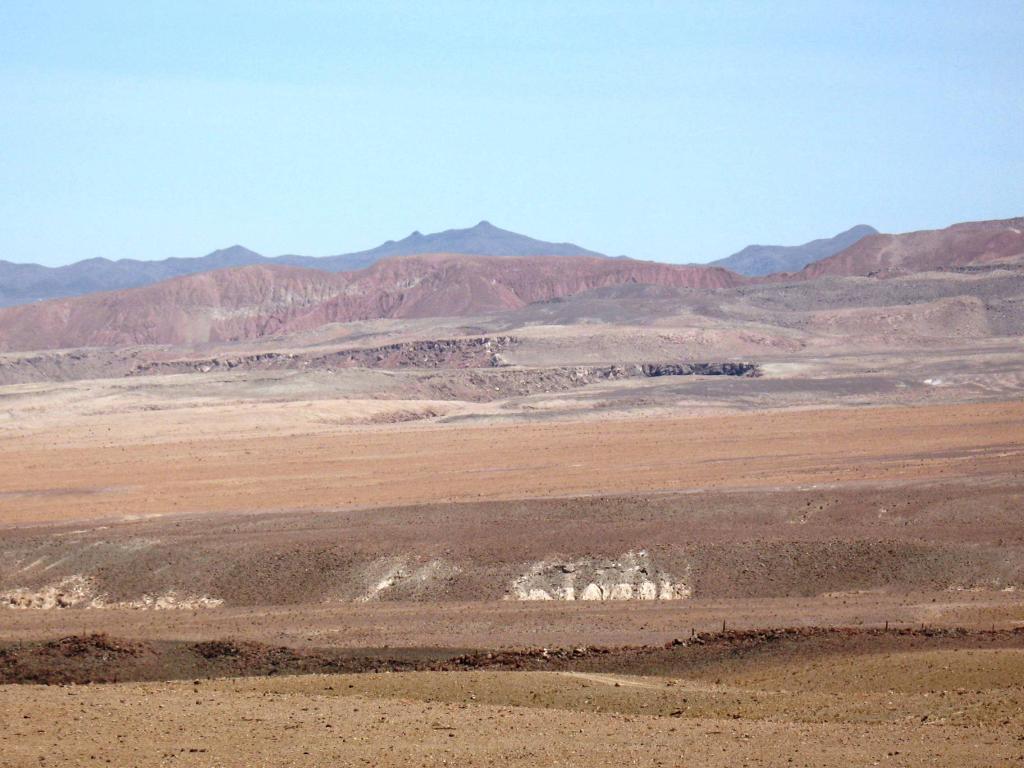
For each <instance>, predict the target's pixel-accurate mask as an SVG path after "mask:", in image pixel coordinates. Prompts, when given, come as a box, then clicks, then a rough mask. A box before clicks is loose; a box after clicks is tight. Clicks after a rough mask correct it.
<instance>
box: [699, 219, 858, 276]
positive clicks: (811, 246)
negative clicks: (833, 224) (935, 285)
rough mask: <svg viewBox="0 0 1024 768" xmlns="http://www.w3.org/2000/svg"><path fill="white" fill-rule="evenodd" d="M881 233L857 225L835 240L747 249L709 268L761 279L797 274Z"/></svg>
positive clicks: (750, 247) (711, 264) (826, 239)
mask: <svg viewBox="0 0 1024 768" xmlns="http://www.w3.org/2000/svg"><path fill="white" fill-rule="evenodd" d="M877 234H878V230H877V229H875V228H874V227H870V226H868V225H867V224H858V225H857V226H855V227H851V228H850V229H848V230H846V231H845V232H840V233H839V234H838V235H836V236H835V237H827V238H822V239H820V240H811V241H810V242H809V243H804V244H803V245H748V246H747V247H746V248H744V249H743V250H742V251H739V252H737V253H734V254H733V255H732V256H727V257H726V258H724V259H718V260H717V261H712V262H711V263H710V266H716V267H723V268H725V269H731V270H732V271H733V272H739V273H740V274H741V275H747V276H749V277H760V276H763V275H770V274H772V273H774V272H796V271H798V270H801V269H803V268H804V267H806V266H807V265H808V264H811V263H813V262H815V261H820V260H821V259H827V258H828V257H829V256H834V255H835V254H837V253H840V252H841V251H844V250H846V249H847V248H849V247H850V246H851V245H853V244H854V243H856V242H857V241H859V240H862V239H863V238H865V237H867V236H868V235H877Z"/></svg>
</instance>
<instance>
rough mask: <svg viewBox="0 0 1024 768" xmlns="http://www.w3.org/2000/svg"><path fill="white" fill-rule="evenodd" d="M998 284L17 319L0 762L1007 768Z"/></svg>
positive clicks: (1008, 299) (1020, 683)
mask: <svg viewBox="0 0 1024 768" xmlns="http://www.w3.org/2000/svg"><path fill="white" fill-rule="evenodd" d="M823 295H824V296H826V299H823V298H822V296H823ZM1022 295H1024V279H1022V276H1021V272H1020V270H1019V267H1014V266H1006V265H995V266H992V267H986V268H985V269H980V268H979V269H978V270H973V271H972V270H965V271H952V272H943V271H938V272H923V273H915V274H913V275H909V276H903V277H893V278H890V279H886V280H876V279H874V278H868V277H840V278H829V277H826V278H823V279H822V281H818V282H815V283H808V282H801V283H785V282H779V283H767V284H762V285H756V286H742V287H739V288H729V287H726V288H717V289H715V290H699V291H698V290H688V289H687V290H683V289H676V288H665V287H663V286H662V287H659V286H645V285H636V284H629V285H623V286H614V287H603V288H600V289H596V290H593V291H584V292H582V293H579V294H576V295H572V296H568V297H560V298H559V299H557V300H551V301H538V302H534V303H530V304H527V305H525V306H523V307H519V308H512V309H502V310H500V311H495V312H489V313H487V312H477V313H476V314H472V315H466V314H460V315H458V316H455V317H429V318H415V317H413V318H377V319H367V320H357V321H346V322H338V323H330V324H326V325H322V326H317V327H316V328H312V329H298V330H294V331H289V332H287V333H281V334H276V335H275V334H267V335H257V336H255V337H253V338H244V339H238V340H235V341H223V340H217V341H206V342H203V343H199V344H189V345H175V344H138V345H125V344H119V345H117V346H102V345H99V346H93V347H83V348H76V349H44V350H35V351H32V350H12V351H9V352H6V353H4V354H2V355H0V601H2V603H3V605H2V606H0V683H2V685H0V702H2V704H0V766H28V765H33V766H37V765H93V764H96V765H101V764H112V765H147V766H148V765H189V766H227V765H231V766H235V765H238V766H242V765H275V766H276V765H289V766H314V765H379V766H387V765H396V766H397V765H446V764H447V765H522V766H549V765H550V766H553V765H593V766H623V765H666V766H670V765H709V766H713V765H721V766H734V765H850V766H859V765H864V766H868V765H891V766H924V765H949V766H964V765H971V766H981V765H993V766H995V765H1012V764H1019V763H1020V762H1022V761H1024V715H1022V712H1024V599H1022V596H1024V591H1022V590H1024V526H1022V525H1021V509H1022V501H1024V472H1022V470H1024V402H1022V400H1021V393H1022V388H1024V365H1022V361H1024V346H1022V342H1021V336H1020V333H1021V331H1022V330H1024V320H1022V319H1021V318H1022V314H1021V311H1020V307H1021V303H1020V302H1021V298H1020V297H1021V296H1022Z"/></svg>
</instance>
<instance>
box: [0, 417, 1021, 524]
mask: <svg viewBox="0 0 1024 768" xmlns="http://www.w3.org/2000/svg"><path fill="white" fill-rule="evenodd" d="M105 424H106V430H107V432H106V435H108V437H107V438H106V439H105V440H103V441H94V440H92V439H90V440H88V441H86V442H87V444H86V445H78V444H76V440H77V439H78V438H76V436H75V434H74V433H71V434H70V435H66V434H64V433H62V432H61V431H60V430H59V429H55V430H54V431H48V432H44V433H41V434H35V435H30V436H24V437H18V436H13V437H11V438H9V439H5V440H4V441H3V444H2V445H0V523H3V524H26V523H40V522H45V521H56V520H67V521H70V520H85V519H94V518H111V517H113V518H125V517H129V516H131V517H143V516H148V515H160V514H168V513H175V512H177V513H195V512H227V511H260V510H263V511H267V510H298V509H325V508H339V507H357V506H386V505H395V504H408V503H423V502H431V501H453V500H477V499H514V498H524V497H527V498H529V497H545V496H571V495H586V494H591V493H605V494H608V493H624V492H642V491H667V490H685V489H698V488H729V487H733V488H736V487H740V488H742V487H773V486H787V485H798V484H832V483H857V482H867V481H871V482H888V481H907V480H920V479H940V478H943V477H948V476H971V477H980V476H985V475H991V474H997V473H1012V472H1016V471H1019V469H1020V467H1021V466H1022V452H1024V404H1022V403H998V404H977V405H961V406H933V407H920V408H878V409H857V410H825V411H787V412H774V413H754V414H745V415H741V416H721V417H707V418H703V419H700V420H696V419H657V420H649V419H647V420H645V419H634V420H614V421H606V422H581V423H573V424H546V425H531V424H524V425H516V426H489V427H485V428H484V427H481V428H471V427H466V426H459V427H427V426H415V425H408V426H405V425H403V426H399V427H378V428H362V429H356V428H342V429H338V430H337V431H335V432H332V433H326V434H317V435H308V436H307V435H290V436H273V437H267V438H261V437H251V438H246V439H231V438H230V437H225V436H224V435H218V436H216V437H214V436H211V437H209V438H205V439H200V440H192V439H190V438H189V435H188V434H187V433H185V432H183V433H178V434H156V435H154V434H147V433H146V432H145V429H144V425H145V415H144V414H128V415H126V416H124V417H122V418H116V417H115V418H109V419H105ZM97 442H98V443H99V444H96V443H97ZM58 468H59V469H58ZM55 470H57V471H55Z"/></svg>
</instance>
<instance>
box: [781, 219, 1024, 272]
mask: <svg viewBox="0 0 1024 768" xmlns="http://www.w3.org/2000/svg"><path fill="white" fill-rule="evenodd" d="M1021 258H1024V217H1021V218H1016V219H1003V220H999V221H971V222H966V223H964V224H954V225H953V226H952V227H947V228H946V229H933V230H924V231H921V232H908V233H906V234H902V235H869V236H868V237H865V238H864V239H862V240H859V241H858V242H856V243H854V244H853V245H851V246H850V247H849V248H847V249H846V250H845V251H842V252H840V253H837V254H836V255H835V256H830V257H829V258H827V259H822V260H821V261H816V262H814V263H813V264H808V265H807V266H806V267H804V269H803V270H801V271H800V272H796V273H795V276H797V277H799V278H802V279H807V280H813V279H814V278H818V277H826V276H853V275H872V276H876V277H897V276H899V275H906V274H910V273H913V272H928V271H933V270H937V269H950V268H956V267H966V266H972V265H973V266H977V265H984V264H992V263H996V262H1000V261H1012V260H1017V259H1021Z"/></svg>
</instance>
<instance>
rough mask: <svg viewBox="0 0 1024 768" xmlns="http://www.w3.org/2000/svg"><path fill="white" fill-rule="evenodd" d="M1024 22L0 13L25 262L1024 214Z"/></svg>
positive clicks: (616, 5) (6, 197) (60, 9)
mask: <svg viewBox="0 0 1024 768" xmlns="http://www.w3.org/2000/svg"><path fill="white" fill-rule="evenodd" d="M1022 40H1024V2H1021V0H1010V1H1008V2H985V0H970V1H968V2H952V1H950V2H943V1H942V0H931V1H929V2H914V1H913V0H901V1H900V2H892V1H891V0H885V1H884V2H878V1H876V0H856V2H840V1H836V0H831V1H827V2H826V1H822V2H810V1H808V2H801V3H795V2H785V1H784V0H783V1H782V2H771V3H769V2H753V0H751V1H750V2H714V3H706V2H652V1H649V0H648V1H645V0H631V1H630V2H625V1H623V2H603V1H602V0H586V1H580V2H532V1H531V0H517V2H514V3H496V2H495V3H492V2H455V1H451V0H448V1H446V0H434V1H433V2H430V3H424V2H408V3H402V2H385V1H384V0H376V2H365V3H361V2H313V1H312V0H305V1H303V0H292V1H291V2H275V3H270V2H259V1H258V0H249V1H247V2H216V1H215V0H213V1H211V0H207V1H205V2H193V1H191V0H173V2H161V1H160V0H151V1H147V2H142V3H140V2H104V1H103V0H90V1H89V2H75V1H74V0H68V1H67V2H61V3H37V2H27V1H26V2H21V1H20V0H6V1H5V2H3V3H0V259H6V260H8V261H15V262H27V261H31V262H38V263H42V264H47V265H59V264H64V263H69V262H72V261H76V260H79V259H85V258H92V257H99V256H102V257H107V258H112V259H117V258H143V259H159V258H166V257H169V256H200V255H202V254H204V253H207V252H209V251H212V250H214V249H215V248H219V247H224V246H228V245H231V244H235V243H241V244H243V245H245V246H247V247H249V248H252V249H253V250H256V251H258V252H260V253H263V254H265V255H269V256H272V255H279V254H284V253H300V254H306V255H328V254H336V253H344V252H348V251H355V250H361V249H364V248H369V247H372V246H375V245H377V244H379V243H380V242H382V241H384V240H387V239H399V238H401V237H404V236H406V235H407V234H409V233H410V232H411V231H412V230H420V231H423V232H433V231H438V230H442V229H449V228H455V227H466V226H472V225H473V224H475V223H476V222H478V221H480V220H481V219H487V220H489V221H491V222H492V223H494V224H495V225H497V226H500V227H504V228H506V229H511V230H515V231H518V232H522V233H524V234H528V235H530V236H532V237H537V238H541V239H546V240H555V241H564V240H567V241H572V242H576V243H578V244H580V245H583V246H585V247H588V248H591V249H594V250H598V251H601V252H604V253H608V254H611V255H618V254H627V255H629V256H632V257H634V258H645V259H657V260H661V261H672V262H703V261H708V260H712V259H716V258H720V257H723V256H727V255H729V254H730V253H732V252H734V251H737V250H739V249H740V248H742V247H743V246H745V245H747V244H750V243H779V244H796V243H801V242H805V241H807V240H810V239H813V238H816V237H824V236H830V235H832V234H835V233H836V232H839V231H840V230H843V229H846V228H848V227H850V226H853V225H854V224H859V223H866V224H871V225H873V226H875V227H877V228H878V229H881V230H883V231H889V232H901V231H910V230H916V229H928V228H937V227H943V226H947V225H949V224H952V223H954V222H958V221H968V220H978V219H996V218H1007V217H1011V216H1019V215H1024V44H1022V42H1021V41H1022Z"/></svg>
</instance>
